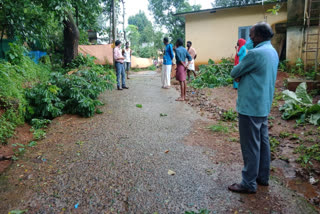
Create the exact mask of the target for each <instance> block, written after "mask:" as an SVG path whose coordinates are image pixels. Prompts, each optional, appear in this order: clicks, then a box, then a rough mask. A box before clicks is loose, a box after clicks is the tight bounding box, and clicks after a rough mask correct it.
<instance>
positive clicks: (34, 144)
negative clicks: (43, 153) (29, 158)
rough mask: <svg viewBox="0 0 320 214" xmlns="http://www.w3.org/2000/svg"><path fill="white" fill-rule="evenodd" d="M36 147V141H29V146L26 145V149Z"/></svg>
mask: <svg viewBox="0 0 320 214" xmlns="http://www.w3.org/2000/svg"><path fill="white" fill-rule="evenodd" d="M36 145H37V142H36V141H31V142H30V143H29V144H28V147H35V146H36Z"/></svg>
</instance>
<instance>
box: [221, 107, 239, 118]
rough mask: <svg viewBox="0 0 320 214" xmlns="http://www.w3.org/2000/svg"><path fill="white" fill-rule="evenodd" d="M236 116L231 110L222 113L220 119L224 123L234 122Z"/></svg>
mask: <svg viewBox="0 0 320 214" xmlns="http://www.w3.org/2000/svg"><path fill="white" fill-rule="evenodd" d="M237 117H238V115H237V112H236V111H234V110H233V109H232V108H231V109H229V110H228V111H225V112H223V114H222V118H223V120H225V121H235V120H236V119H237Z"/></svg>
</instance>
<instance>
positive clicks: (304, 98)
mask: <svg viewBox="0 0 320 214" xmlns="http://www.w3.org/2000/svg"><path fill="white" fill-rule="evenodd" d="M282 94H283V99H284V100H285V104H284V105H283V106H281V107H280V111H282V112H283V113H282V116H281V117H282V119H284V120H289V119H293V118H297V119H298V120H297V123H305V122H308V123H311V124H313V125H320V101H318V103H317V104H313V100H312V97H311V96H310V95H309V94H308V93H307V84H306V83H305V82H303V83H301V84H300V85H299V86H298V87H297V89H296V91H295V92H293V91H289V90H285V91H283V92H282Z"/></svg>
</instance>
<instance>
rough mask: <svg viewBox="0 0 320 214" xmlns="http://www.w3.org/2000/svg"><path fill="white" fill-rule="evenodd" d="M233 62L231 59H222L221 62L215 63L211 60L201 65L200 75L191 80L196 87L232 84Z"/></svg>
mask: <svg viewBox="0 0 320 214" xmlns="http://www.w3.org/2000/svg"><path fill="white" fill-rule="evenodd" d="M232 68H233V63H232V61H231V60H228V59H222V61H221V63H219V64H215V62H214V61H212V60H209V61H208V65H200V67H199V75H198V76H197V78H196V79H194V80H193V81H192V82H191V86H192V87H194V88H215V87H219V86H227V85H230V84H232V82H233V79H232V77H231V76H230V73H231V70H232Z"/></svg>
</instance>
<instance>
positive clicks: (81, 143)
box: [76, 140, 84, 146]
mask: <svg viewBox="0 0 320 214" xmlns="http://www.w3.org/2000/svg"><path fill="white" fill-rule="evenodd" d="M76 144H77V145H79V146H82V145H83V144H84V141H81V140H79V141H78V142H76Z"/></svg>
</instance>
